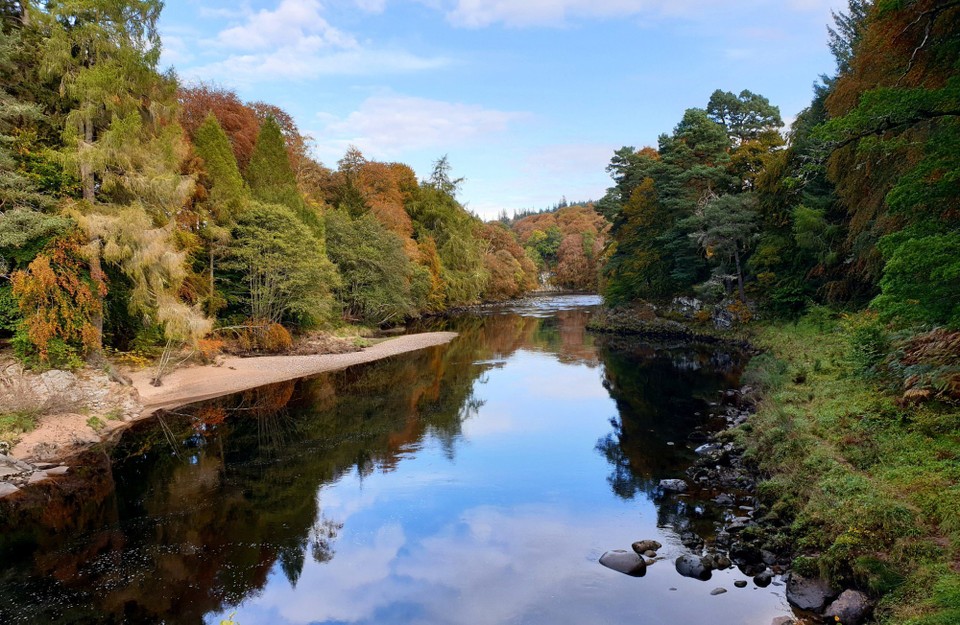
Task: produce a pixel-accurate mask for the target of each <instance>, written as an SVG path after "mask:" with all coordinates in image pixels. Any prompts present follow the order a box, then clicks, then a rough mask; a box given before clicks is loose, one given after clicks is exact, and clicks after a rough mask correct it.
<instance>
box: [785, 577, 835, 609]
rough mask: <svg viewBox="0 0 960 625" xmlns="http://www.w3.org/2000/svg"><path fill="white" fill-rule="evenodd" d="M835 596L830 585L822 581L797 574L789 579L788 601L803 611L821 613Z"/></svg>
mask: <svg viewBox="0 0 960 625" xmlns="http://www.w3.org/2000/svg"><path fill="white" fill-rule="evenodd" d="M834 596H835V593H834V592H833V590H832V589H831V588H830V585H829V584H828V583H827V582H825V581H824V580H822V579H819V578H818V579H813V578H809V577H804V576H802V575H799V574H797V573H796V572H792V573H790V577H789V578H788V579H787V601H789V602H790V605H792V606H794V607H797V608H800V609H801V610H810V611H812V612H818V613H819V612H821V611H823V608H824V607H825V606H826V605H827V601H829V600H830V599H831V598H833V597H834Z"/></svg>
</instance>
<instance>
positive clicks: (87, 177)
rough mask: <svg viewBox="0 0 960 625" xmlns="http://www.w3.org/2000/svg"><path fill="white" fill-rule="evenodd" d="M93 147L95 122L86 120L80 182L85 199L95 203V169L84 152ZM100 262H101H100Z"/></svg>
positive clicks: (81, 152) (81, 151)
mask: <svg viewBox="0 0 960 625" xmlns="http://www.w3.org/2000/svg"><path fill="white" fill-rule="evenodd" d="M92 146H93V120H91V119H85V120H84V121H83V145H81V146H80V182H81V184H82V185H83V199H85V200H86V201H88V202H93V201H94V198H95V195H96V193H95V187H94V180H93V168H92V167H91V166H90V163H89V161H87V160H86V155H84V154H83V152H84V151H86V150H89V149H90V148H91V147H92ZM98 262H99V261H98Z"/></svg>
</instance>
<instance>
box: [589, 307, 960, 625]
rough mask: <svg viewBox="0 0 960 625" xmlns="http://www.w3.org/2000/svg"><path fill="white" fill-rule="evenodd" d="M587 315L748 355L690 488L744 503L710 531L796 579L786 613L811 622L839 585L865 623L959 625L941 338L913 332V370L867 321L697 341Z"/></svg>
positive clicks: (957, 436)
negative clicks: (745, 492) (751, 509)
mask: <svg viewBox="0 0 960 625" xmlns="http://www.w3.org/2000/svg"><path fill="white" fill-rule="evenodd" d="M861 317H862V318H861ZM595 319H597V321H596V322H592V324H591V330H594V331H600V332H607V333H613V334H625V335H646V336H654V337H656V336H670V337H675V338H678V339H683V338H686V339H687V340H698V341H703V340H704V339H707V340H710V339H712V340H717V339H720V340H724V341H733V342H736V343H739V344H742V345H745V346H748V348H749V349H750V351H752V352H754V353H756V354H757V355H756V356H755V357H754V359H753V360H752V361H751V363H750V364H749V365H748V367H747V371H746V372H745V374H744V376H743V380H742V383H743V387H742V388H741V389H739V390H731V391H729V393H730V397H731V398H733V400H734V401H735V402H736V405H735V406H730V407H729V408H722V407H719V408H718V410H720V412H721V413H726V416H727V417H728V423H729V424H730V429H729V430H727V431H725V432H722V433H721V434H720V435H719V436H718V437H717V439H716V441H715V443H714V444H712V445H705V446H703V452H704V454H705V455H704V456H703V457H702V458H701V460H700V462H698V463H697V465H695V466H694V467H693V468H692V469H691V471H690V473H689V476H690V478H691V479H692V480H693V481H694V482H696V483H699V485H700V486H701V487H704V488H718V489H722V488H724V487H731V486H735V485H736V484H737V483H741V484H742V483H746V484H749V485H750V486H749V489H750V490H751V491H752V492H755V493H756V496H757V509H756V513H755V514H753V515H751V518H750V519H749V520H746V519H739V520H738V519H733V520H732V521H730V523H729V524H728V526H724V527H722V528H720V529H721V532H720V535H719V536H720V537H726V538H729V537H730V536H736V540H734V541H733V542H732V544H730V545H729V548H730V550H731V554H734V552H739V555H740V556H741V557H739V558H737V559H739V560H741V561H744V562H747V563H748V564H749V563H751V561H752V560H756V561H757V562H758V563H759V562H760V561H761V560H764V561H767V563H769V562H774V561H780V562H783V563H784V564H786V565H787V567H786V568H787V569H789V570H790V571H791V572H792V573H791V575H792V578H793V579H794V580H801V581H800V582H797V583H795V584H794V590H795V592H794V593H793V601H795V603H794V604H795V605H801V606H802V607H804V609H805V610H806V611H810V612H812V613H816V614H822V613H823V611H824V609H825V608H826V607H827V606H828V605H829V604H830V602H831V601H833V600H834V599H835V598H837V597H838V596H839V595H840V593H841V591H843V590H846V591H847V592H846V597H845V601H846V600H850V599H855V600H856V601H860V600H861V599H866V600H867V601H865V602H864V604H865V605H866V606H867V610H868V611H872V612H873V616H872V618H873V619H874V622H877V623H881V624H884V625H894V624H895V625H953V624H955V623H960V408H958V406H957V403H956V402H955V397H956V394H955V393H953V394H952V395H951V394H950V393H948V392H942V393H940V395H942V396H944V397H943V399H940V400H938V398H937V396H938V393H937V388H938V383H937V380H950V379H955V378H950V377H949V371H947V373H946V377H944V376H945V374H944V371H946V369H944V368H943V367H939V369H938V368H937V366H936V364H937V363H938V362H939V361H945V362H948V361H949V359H950V358H953V362H954V363H955V362H956V356H955V351H956V350H955V347H952V345H953V342H952V341H954V340H955V339H954V338H951V337H954V335H953V334H950V333H945V332H943V333H942V335H941V334H938V333H937V332H934V333H930V335H925V336H926V338H925V339H924V340H923V341H920V343H921V345H922V346H923V348H924V350H925V355H924V356H921V357H915V358H914V360H915V361H911V360H910V359H909V358H906V357H904V355H903V354H902V353H901V354H894V353H893V352H894V351H895V350H896V349H900V350H905V347H904V345H906V344H907V343H905V342H904V341H905V340H906V339H902V338H901V339H900V340H901V343H900V347H899V348H896V347H895V343H891V342H889V337H883V336H881V335H882V334H883V333H889V330H888V329H887V330H884V329H882V328H880V329H877V328H879V326H876V324H875V322H873V321H872V318H870V317H869V315H861V316H859V317H858V316H852V317H846V318H844V319H840V318H838V317H837V316H835V315H831V314H829V312H828V311H826V310H825V309H820V310H818V311H816V314H811V315H810V316H808V317H807V318H805V319H802V320H800V321H799V322H797V323H788V322H761V323H756V322H754V323H752V324H749V325H747V326H745V327H744V326H740V327H736V326H735V329H734V330H733V331H729V330H720V329H719V328H716V327H713V328H708V330H709V331H707V332H704V328H705V327H707V326H706V324H705V323H697V322H693V323H682V322H680V321H678V320H674V319H663V318H661V317H659V316H658V315H656V314H655V311H654V310H653V307H650V306H646V307H640V308H637V309H623V308H621V309H617V310H614V311H605V314H601V315H599V316H598V317H597V318H595ZM711 325H714V324H711ZM864 328H867V331H865V330H864ZM876 333H880V334H876ZM931 337H932V338H931ZM934 341H937V342H938V344H937V345H934V346H931V344H932V343H933V342H934ZM912 351H913V352H917V351H920V350H917V349H916V347H915V346H914V348H913V349H912ZM931 354H933V356H931ZM945 354H946V356H945ZM949 354H954V355H953V356H949ZM924 358H926V359H927V360H926V361H924ZM937 359H939V360H937ZM867 361H869V362H870V363H872V364H870V365H867V364H865V363H866V362H867ZM931 362H933V363H934V364H931ZM905 363H906V365H908V366H910V367H912V369H907V368H905ZM948 364H949V362H948ZM954 367H955V365H954ZM947 368H949V367H947ZM954 371H955V369H954ZM891 373H895V375H890V374H891ZM940 385H942V382H941V383H940ZM951 388H952V387H951ZM951 397H952V398H953V399H951ZM951 401H953V402H954V403H950V402H951ZM718 542H719V541H718ZM718 546H720V545H718ZM748 556H750V557H748ZM801 586H802V592H803V594H804V595H805V596H804V597H802V598H798V597H799V593H798V592H796V589H797V588H800V587H801ZM789 589H790V588H789V587H788V598H789V597H791V593H790V592H789ZM860 593H862V595H861V594H860ZM862 618H863V616H862V614H861V616H860V617H859V618H858V619H856V622H860V621H861V619H862ZM841 620H842V622H844V623H848V621H849V622H853V619H850V618H847V619H841Z"/></svg>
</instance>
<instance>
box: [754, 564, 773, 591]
mask: <svg viewBox="0 0 960 625" xmlns="http://www.w3.org/2000/svg"><path fill="white" fill-rule="evenodd" d="M772 581H773V571H771V570H770V569H767V570H766V571H764V572H763V573H758V574H757V575H755V576H754V578H753V583H754V584H756V585H757V586H759V587H760V588H766V587H767V586H769V585H770V582H772Z"/></svg>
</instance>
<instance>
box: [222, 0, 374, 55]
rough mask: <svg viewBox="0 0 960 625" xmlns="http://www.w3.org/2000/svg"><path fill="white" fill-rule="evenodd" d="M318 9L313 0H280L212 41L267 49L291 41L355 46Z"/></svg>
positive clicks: (312, 45) (307, 44)
mask: <svg viewBox="0 0 960 625" xmlns="http://www.w3.org/2000/svg"><path fill="white" fill-rule="evenodd" d="M321 9H322V7H321V5H320V3H319V2H318V1H317V0H281V2H280V4H279V5H278V6H277V8H276V9H274V10H272V11H271V10H267V9H262V10H260V11H257V12H256V13H252V14H250V15H248V17H247V19H246V21H245V22H244V23H242V24H239V25H237V26H233V27H231V28H227V29H226V30H223V31H221V32H220V34H219V35H218V36H217V40H216V42H217V44H219V45H221V46H223V47H225V48H230V49H237V50H269V49H274V48H277V47H288V46H290V45H291V44H293V45H296V46H297V47H301V48H302V47H307V48H313V49H318V48H322V47H334V48H356V47H357V45H358V44H357V41H356V40H355V39H354V38H353V37H352V36H350V35H348V34H346V33H343V32H341V31H340V30H338V29H336V28H334V27H333V26H331V25H330V24H329V23H328V22H327V20H325V19H324V18H323V16H322V15H321V14H320V11H321Z"/></svg>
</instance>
